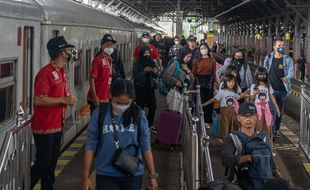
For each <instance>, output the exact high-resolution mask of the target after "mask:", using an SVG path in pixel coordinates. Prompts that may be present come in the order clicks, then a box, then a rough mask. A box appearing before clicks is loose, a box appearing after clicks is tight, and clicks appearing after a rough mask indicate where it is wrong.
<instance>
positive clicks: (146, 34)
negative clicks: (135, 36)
mask: <svg viewBox="0 0 310 190" xmlns="http://www.w3.org/2000/svg"><path fill="white" fill-rule="evenodd" d="M143 36H148V37H150V34H149V33H148V32H143V33H142V35H141V37H143Z"/></svg>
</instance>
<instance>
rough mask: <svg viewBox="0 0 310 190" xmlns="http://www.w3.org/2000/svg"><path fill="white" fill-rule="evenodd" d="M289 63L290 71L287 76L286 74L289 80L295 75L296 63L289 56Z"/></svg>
mask: <svg viewBox="0 0 310 190" xmlns="http://www.w3.org/2000/svg"><path fill="white" fill-rule="evenodd" d="M287 59H288V61H289V63H288V67H289V68H288V73H287V76H285V78H287V79H288V80H291V79H292V78H293V77H294V72H295V71H294V63H293V59H292V58H290V57H288V58H287Z"/></svg>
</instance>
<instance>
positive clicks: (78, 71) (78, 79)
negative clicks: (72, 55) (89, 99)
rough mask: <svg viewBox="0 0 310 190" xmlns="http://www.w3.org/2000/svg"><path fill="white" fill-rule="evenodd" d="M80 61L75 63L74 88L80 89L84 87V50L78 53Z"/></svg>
mask: <svg viewBox="0 0 310 190" xmlns="http://www.w3.org/2000/svg"><path fill="white" fill-rule="evenodd" d="M78 55H79V59H78V60H76V61H75V62H74V87H77V88H80V87H81V86H82V64H81V62H82V60H83V57H82V50H80V51H79V53H78Z"/></svg>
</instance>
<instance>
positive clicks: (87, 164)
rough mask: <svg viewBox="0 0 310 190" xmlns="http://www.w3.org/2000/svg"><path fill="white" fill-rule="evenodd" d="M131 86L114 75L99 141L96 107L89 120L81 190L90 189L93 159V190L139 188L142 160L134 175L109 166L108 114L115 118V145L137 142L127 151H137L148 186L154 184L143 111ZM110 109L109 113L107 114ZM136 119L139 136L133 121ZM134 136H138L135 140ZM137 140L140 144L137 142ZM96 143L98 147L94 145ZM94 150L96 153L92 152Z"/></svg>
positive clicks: (110, 130) (112, 149)
mask: <svg viewBox="0 0 310 190" xmlns="http://www.w3.org/2000/svg"><path fill="white" fill-rule="evenodd" d="M134 96H135V94H134V86H133V85H132V84H131V83H130V82H129V81H126V80H124V79H117V80H116V81H115V82H114V83H113V85H112V88H111V101H110V103H109V105H108V106H107V110H106V113H105V118H104V119H103V128H102V136H101V141H100V142H98V116H99V109H98V108H97V109H96V110H95V111H94V112H93V114H92V116H91V119H90V121H89V126H88V138H87V142H86V145H85V156H84V159H85V160H84V169H83V190H88V189H92V184H91V182H90V179H89V171H90V168H91V165H92V162H93V160H94V161H95V162H94V166H95V170H96V188H97V190H125V189H126V190H127V189H130V190H140V189H141V186H142V179H143V173H144V165H143V162H139V165H138V168H137V171H136V172H135V175H133V176H128V175H126V174H124V173H122V172H121V171H120V170H118V169H117V168H116V167H114V166H113V164H112V160H113V157H114V154H115V151H116V146H115V143H114V130H113V129H114V127H113V126H112V122H111V121H112V117H113V118H114V120H115V129H116V131H117V134H118V138H119V147H121V148H126V147H127V146H128V145H132V144H134V145H137V147H139V150H137V148H135V147H134V146H130V147H129V148H128V149H127V151H128V152H129V154H131V155H132V156H136V155H137V154H138V152H139V151H140V152H141V155H142V157H143V158H144V161H145V163H146V165H147V168H148V170H149V173H150V174H149V176H148V177H149V180H150V186H151V188H158V185H157V181H156V177H157V175H156V173H155V168H154V162H153V155H152V152H151V146H150V130H149V127H148V122H147V119H146V117H145V113H144V112H143V111H142V110H141V109H139V108H138V107H137V106H136V105H135V104H134V103H132V101H133V99H134ZM111 113H112V114H111ZM138 122H140V125H139V129H140V133H139V137H138V133H137V127H138V126H137V123H138ZM138 138H139V139H140V140H139V141H138ZM138 142H140V144H139V143H138ZM97 146H98V147H97ZM95 152H96V155H95Z"/></svg>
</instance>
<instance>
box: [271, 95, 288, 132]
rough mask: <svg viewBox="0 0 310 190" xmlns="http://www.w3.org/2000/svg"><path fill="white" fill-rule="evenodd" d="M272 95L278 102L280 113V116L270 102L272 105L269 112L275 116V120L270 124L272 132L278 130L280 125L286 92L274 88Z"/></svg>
mask: <svg viewBox="0 0 310 190" xmlns="http://www.w3.org/2000/svg"><path fill="white" fill-rule="evenodd" d="M273 96H274V98H275V99H276V102H277V104H278V107H279V110H280V112H281V114H280V117H278V116H277V112H276V109H275V108H274V105H273V104H272V103H271V104H272V106H271V107H270V112H271V114H272V115H273V116H274V118H275V121H274V123H273V126H272V132H278V131H279V130H280V126H281V122H282V115H283V112H284V108H285V105H286V100H287V92H283V91H277V90H274V93H273Z"/></svg>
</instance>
